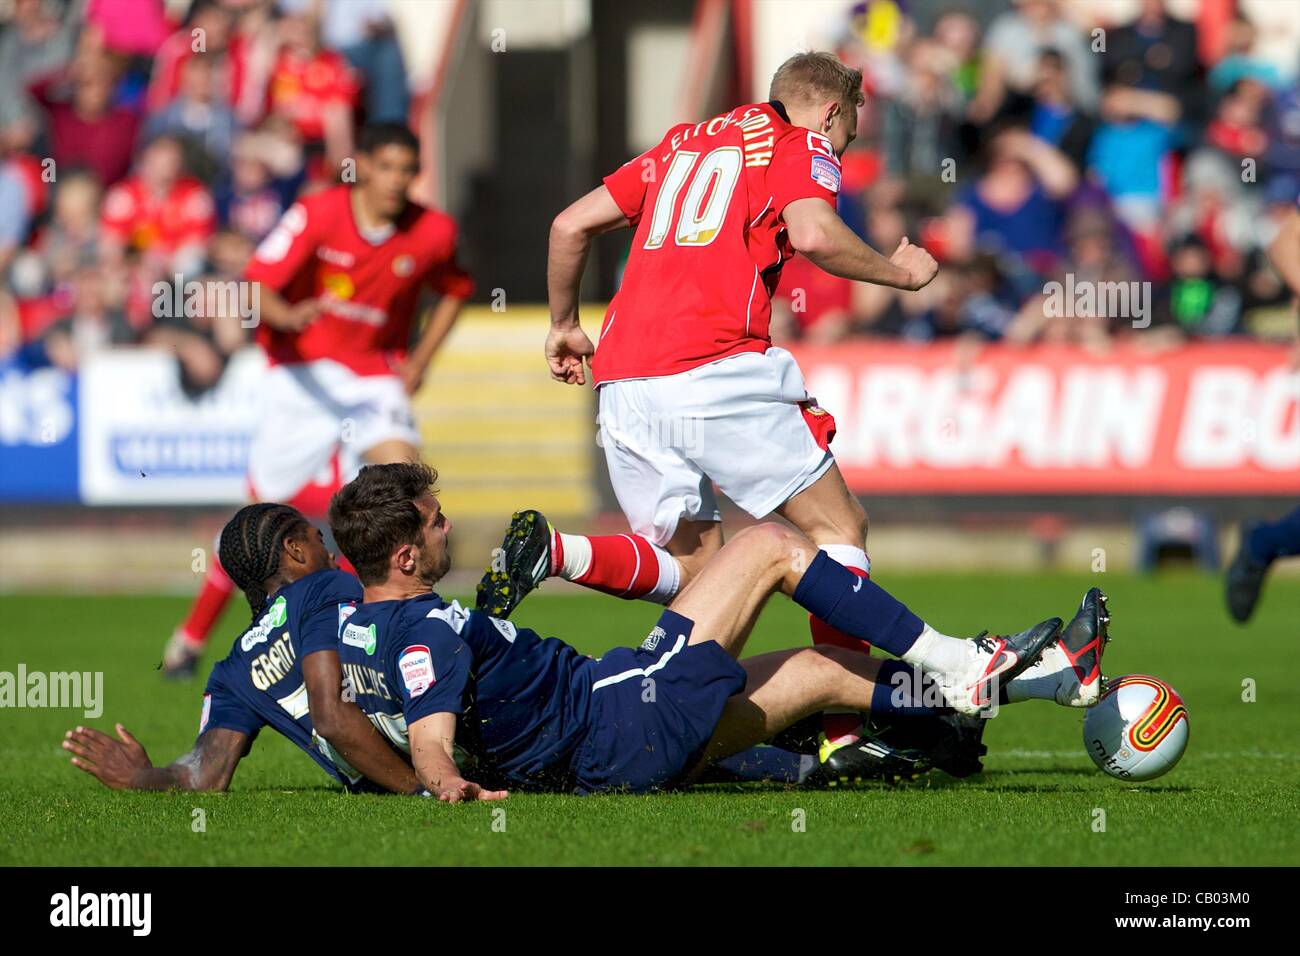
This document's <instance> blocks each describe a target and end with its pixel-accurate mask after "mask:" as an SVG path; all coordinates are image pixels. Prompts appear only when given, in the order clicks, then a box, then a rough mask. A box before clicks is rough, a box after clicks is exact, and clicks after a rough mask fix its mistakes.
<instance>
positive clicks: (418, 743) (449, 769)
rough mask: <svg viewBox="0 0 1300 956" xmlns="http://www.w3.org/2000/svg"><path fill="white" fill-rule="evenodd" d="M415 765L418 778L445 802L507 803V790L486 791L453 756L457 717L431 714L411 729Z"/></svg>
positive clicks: (422, 718)
mask: <svg viewBox="0 0 1300 956" xmlns="http://www.w3.org/2000/svg"><path fill="white" fill-rule="evenodd" d="M407 731H408V734H409V739H410V744H411V763H412V764H414V766H415V772H416V775H417V776H418V777H419V778H420V782H421V783H422V784H424V786H425V789H427V790H428V791H429V792H430V793H431V794H433V795H434V796H435V797H437V798H438V800H440V801H442V802H444V803H461V802H463V801H468V800H504V799H505V798H506V796H507V794H506V791H504V790H485V789H484V788H482V787H480V786H479V785H478V784H476V783H473V782H471V781H469V780H466V779H465V778H464V777H462V776H461V774H460V768H459V767H457V766H456V760H455V757H454V756H453V754H454V752H455V745H456V715H455V714H450V713H441V714H430V715H429V716H428V717H421V718H420V719H419V720H417V721H416V722H415V723H413V724H411V725H410V727H409V728H407Z"/></svg>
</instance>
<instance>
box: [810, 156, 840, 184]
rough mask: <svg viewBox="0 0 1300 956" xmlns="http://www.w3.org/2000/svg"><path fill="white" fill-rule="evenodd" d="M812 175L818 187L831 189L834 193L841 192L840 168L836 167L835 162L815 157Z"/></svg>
mask: <svg viewBox="0 0 1300 956" xmlns="http://www.w3.org/2000/svg"><path fill="white" fill-rule="evenodd" d="M810 175H811V176H812V179H813V182H815V183H816V184H817V185H818V186H822V187H824V188H826V189H829V190H830V191H831V192H833V193H838V192H839V191H840V168H839V167H838V166H836V165H835V161H834V160H832V159H827V158H826V157H825V156H814V157H813V158H812V172H811V174H810Z"/></svg>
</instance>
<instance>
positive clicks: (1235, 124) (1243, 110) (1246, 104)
mask: <svg viewBox="0 0 1300 956" xmlns="http://www.w3.org/2000/svg"><path fill="white" fill-rule="evenodd" d="M1269 96H1270V93H1269V88H1268V87H1267V86H1265V85H1264V84H1262V83H1260V82H1259V81H1258V80H1256V79H1252V78H1250V77H1242V78H1241V79H1239V80H1237V81H1236V82H1235V83H1233V84H1232V86H1231V87H1229V88H1228V90H1227V92H1225V93H1224V95H1223V96H1222V97H1221V98H1220V99H1219V103H1218V105H1217V106H1216V107H1215V109H1214V118H1213V119H1211V120H1210V122H1209V125H1208V126H1206V128H1205V142H1206V143H1208V144H1209V145H1210V146H1215V147H1217V148H1219V149H1221V150H1223V151H1224V152H1225V153H1227V154H1229V155H1230V156H1234V157H1238V158H1240V157H1243V156H1249V157H1252V158H1255V159H1258V158H1260V157H1262V156H1263V155H1264V153H1265V152H1266V151H1267V150H1268V131H1267V130H1266V129H1265V127H1264V111H1265V109H1266V108H1267V107H1268V104H1269Z"/></svg>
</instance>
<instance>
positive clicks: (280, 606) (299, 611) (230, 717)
mask: <svg viewBox="0 0 1300 956" xmlns="http://www.w3.org/2000/svg"><path fill="white" fill-rule="evenodd" d="M361 597H362V590H361V583H360V582H359V581H357V579H356V578H355V577H353V576H352V575H350V574H347V573H346V572H343V571H333V570H329V571H318V572H316V573H315V574H309V575H307V576H306V577H304V578H299V579H298V580H297V581H294V582H293V583H292V584H288V585H285V586H284V587H283V588H281V589H280V590H279V591H277V592H276V593H275V594H273V595H271V599H270V602H269V603H268V605H267V608H266V611H265V612H263V614H262V615H261V616H260V617H259V618H258V619H257V621H255V622H254V623H253V624H251V625H250V626H249V628H248V630H246V631H244V633H243V634H241V635H240V636H239V638H238V639H237V640H236V641H235V644H234V647H232V648H231V650H230V654H229V655H228V656H227V657H226V658H225V660H223V661H221V662H220V663H218V664H217V665H216V666H215V667H214V668H213V669H212V674H211V675H210V676H209V677H208V684H207V687H206V689H205V690H204V692H203V716H202V718H201V720H200V723H199V733H200V734H202V733H203V732H204V731H205V730H211V729H213V728H216V727H224V728H226V729H228V730H235V731H239V732H240V733H244V734H247V735H248V736H249V738H250V739H251V738H256V737H257V734H258V732H259V731H261V729H262V728H263V727H267V726H269V727H270V728H271V729H272V730H275V731H276V732H277V733H280V734H283V735H284V736H285V737H288V738H289V740H291V741H292V742H293V743H294V744H295V745H296V746H297V747H299V748H300V749H301V750H303V751H304V752H305V753H306V754H307V755H308V756H309V757H311V759H312V760H314V761H316V763H317V764H319V765H320V767H321V769H323V770H324V771H325V772H326V773H328V774H329V775H330V776H331V777H333V778H334V779H335V780H337V781H338V782H339V783H341V784H343V785H344V786H345V787H347V788H348V789H349V790H376V789H378V788H377V787H375V786H374V785H373V784H371V783H370V782H369V781H368V780H366V779H365V778H364V777H363V776H362V775H361V774H360V773H358V772H357V771H356V770H354V769H353V768H352V767H350V766H349V765H348V764H347V762H346V761H344V760H343V759H342V758H341V757H340V756H339V755H338V754H337V753H335V752H334V751H333V750H332V749H331V748H330V746H329V744H328V743H327V742H326V741H325V740H324V739H323V738H322V737H319V736H317V734H316V731H315V729H314V728H313V727H312V723H311V715H310V714H309V713H308V710H307V685H306V682H305V681H304V680H303V676H302V660H303V658H304V657H306V656H307V655H308V654H311V653H313V652H315V651H321V650H334V649H336V648H337V646H338V634H339V630H340V629H341V627H342V625H343V622H344V621H346V620H347V618H348V615H350V614H351V613H352V612H353V611H354V610H355V609H356V607H357V604H358V603H359V602H360V601H361Z"/></svg>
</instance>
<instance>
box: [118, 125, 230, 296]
mask: <svg viewBox="0 0 1300 956" xmlns="http://www.w3.org/2000/svg"><path fill="white" fill-rule="evenodd" d="M99 224H100V232H101V234H102V236H103V241H104V247H105V252H106V254H107V255H108V256H109V261H110V262H112V263H120V262H121V261H122V257H123V256H124V255H125V253H126V250H128V249H135V250H138V251H139V252H141V253H142V254H143V255H144V257H145V258H146V259H148V260H150V262H151V263H153V266H151V268H154V270H155V271H156V272H158V273H159V274H165V273H170V272H172V271H173V270H174V271H177V272H189V271H192V270H193V269H194V268H195V266H196V265H197V264H198V263H199V262H201V261H202V259H203V255H204V244H205V243H206V242H207V241H208V239H209V237H211V235H212V233H213V231H214V230H215V229H216V224H217V218H216V209H215V207H214V206H213V204H212V196H211V194H209V192H208V190H207V188H206V187H205V186H204V185H203V183H201V182H199V181H198V180H197V179H195V178H193V177H192V176H187V175H185V163H184V155H183V152H182V149H181V143H180V140H178V139H176V138H175V137H173V136H159V137H157V138H156V139H154V140H153V141H151V142H150V143H149V145H148V146H146V147H145V148H144V151H143V152H142V153H141V154H140V158H139V160H138V161H137V163H136V173H135V175H134V176H130V177H128V178H126V179H123V180H122V181H121V182H119V183H118V184H117V185H116V186H112V187H110V188H109V190H108V192H107V193H105V194H104V204H103V206H102V207H101V210H100V223H99ZM168 278H170V275H168Z"/></svg>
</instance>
